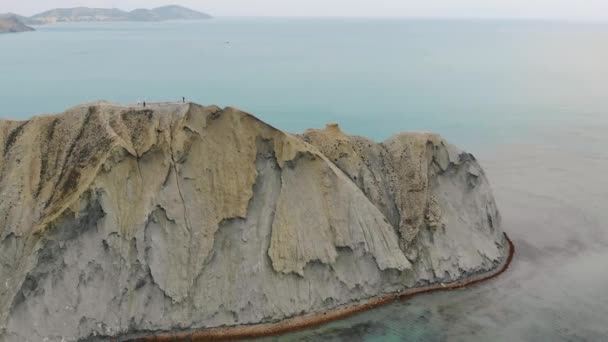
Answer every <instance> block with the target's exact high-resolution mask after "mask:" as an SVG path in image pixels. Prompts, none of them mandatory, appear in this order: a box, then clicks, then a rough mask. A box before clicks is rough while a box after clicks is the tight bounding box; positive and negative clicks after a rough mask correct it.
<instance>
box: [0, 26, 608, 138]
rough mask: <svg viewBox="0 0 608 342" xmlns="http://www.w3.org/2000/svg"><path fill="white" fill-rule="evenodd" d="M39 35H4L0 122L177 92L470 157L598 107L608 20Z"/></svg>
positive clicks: (109, 29)
mask: <svg viewBox="0 0 608 342" xmlns="http://www.w3.org/2000/svg"><path fill="white" fill-rule="evenodd" d="M37 29H38V32H36V33H28V34H19V35H3V36H0V50H1V51H2V53H1V54H0V75H1V77H2V82H0V104H1V107H0V117H5V118H27V117H30V116H32V115H34V114H39V113H47V112H57V111H62V110H64V109H65V108H67V107H69V106H72V105H74V104H76V103H82V102H88V101H94V100H98V99H104V100H110V101H116V102H122V103H134V102H137V100H143V99H146V100H148V101H150V102H152V101H167V100H174V99H181V97H182V96H186V97H187V98H188V99H190V100H193V101H197V102H200V103H204V104H212V103H213V104H218V105H221V106H228V105H231V106H236V107H239V108H242V109H245V110H247V111H250V112H253V113H256V114H257V115H258V116H260V117H261V118H262V119H264V120H266V121H268V122H269V123H271V124H273V125H275V126H277V127H280V128H282V129H285V130H288V131H294V132H299V131H302V130H304V129H306V128H310V127H322V126H323V125H324V124H325V123H326V122H328V121H338V122H339V123H341V124H342V125H343V126H344V128H345V130H347V131H348V132H351V133H353V134H362V135H367V136H370V137H372V138H374V139H377V140H382V139H385V138H387V137H388V136H390V135H392V134H394V133H396V132H397V131H401V130H432V131H437V132H440V133H442V134H443V135H445V136H446V137H447V138H450V139H451V140H452V141H455V142H457V143H460V144H466V146H467V147H468V146H475V145H473V144H476V143H486V142H487V141H494V140H496V139H498V138H500V139H505V138H509V137H510V136H511V134H512V133H506V132H504V130H505V129H512V130H521V129H525V128H526V127H527V126H528V125H529V124H530V123H539V124H540V123H542V124H543V125H552V124H556V123H563V122H569V121H571V120H573V119H574V118H575V117H576V120H581V119H589V118H591V119H594V118H595V117H597V116H602V115H603V114H605V113H603V110H604V109H605V108H607V107H608V96H605V95H606V85H607V80H606V76H607V75H608V63H606V60H608V24H562V23H551V22H545V23H542V22H541V23H536V22H509V21H502V22H492V21H438V20H435V21H434V20H403V19H402V20H397V19H391V20H380V19H244V18H238V19H216V20H210V21H198V22H196V21H195V22H164V23H112V24H107V23H84V24H75V23H74V24H61V25H53V26H43V27H38V28H37ZM227 42H229V43H227Z"/></svg>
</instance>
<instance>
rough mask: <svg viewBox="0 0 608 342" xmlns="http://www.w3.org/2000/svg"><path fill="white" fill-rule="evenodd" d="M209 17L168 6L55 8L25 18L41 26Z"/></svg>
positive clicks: (28, 21) (29, 22)
mask: <svg viewBox="0 0 608 342" xmlns="http://www.w3.org/2000/svg"><path fill="white" fill-rule="evenodd" d="M203 19H211V16H210V15H208V14H206V13H202V12H198V11H194V10H191V9H189V8H186V7H182V6H177V5H169V6H163V7H157V8H153V9H143V8H140V9H135V10H133V11H130V12H128V11H123V10H121V9H118V8H89V7H75V8H56V9H52V10H48V11H45V12H42V13H38V14H35V15H33V16H31V17H29V18H27V20H26V23H28V24H33V25H43V24H50V23H57V22H86V21H165V20H203Z"/></svg>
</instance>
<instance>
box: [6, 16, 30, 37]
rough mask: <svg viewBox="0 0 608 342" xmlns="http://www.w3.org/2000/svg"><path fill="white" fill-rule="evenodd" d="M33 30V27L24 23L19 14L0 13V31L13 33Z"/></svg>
mask: <svg viewBox="0 0 608 342" xmlns="http://www.w3.org/2000/svg"><path fill="white" fill-rule="evenodd" d="M27 31H34V29H33V28H31V27H29V26H27V25H25V24H24V23H23V22H22V21H21V20H19V16H17V15H14V14H12V13H9V14H0V33H15V32H27Z"/></svg>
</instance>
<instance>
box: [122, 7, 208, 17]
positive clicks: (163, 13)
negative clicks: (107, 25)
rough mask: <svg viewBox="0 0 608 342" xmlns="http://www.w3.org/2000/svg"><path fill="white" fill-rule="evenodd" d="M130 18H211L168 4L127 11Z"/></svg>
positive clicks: (204, 14)
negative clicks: (149, 8) (148, 8)
mask: <svg viewBox="0 0 608 342" xmlns="http://www.w3.org/2000/svg"><path fill="white" fill-rule="evenodd" d="M129 18H130V20H144V21H161V20H202V19H211V18H212V17H211V16H210V15H208V14H206V13H202V12H197V11H194V10H191V9H189V8H186V7H182V6H176V5H170V6H163V7H158V8H154V9H151V10H147V9H136V10H133V11H131V12H129Z"/></svg>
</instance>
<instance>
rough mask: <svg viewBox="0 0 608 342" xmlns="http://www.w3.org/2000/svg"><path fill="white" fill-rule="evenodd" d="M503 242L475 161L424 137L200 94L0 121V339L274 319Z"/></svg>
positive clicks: (391, 285)
mask: <svg viewBox="0 0 608 342" xmlns="http://www.w3.org/2000/svg"><path fill="white" fill-rule="evenodd" d="M507 254H508V244H507V241H506V240H505V238H504V236H503V233H502V230H501V225H500V217H499V214H498V211H497V208H496V205H495V202H494V199H493V197H492V193H491V191H490V187H489V184H488V181H487V179H486V177H485V175H484V173H483V170H482V169H481V167H480V166H479V164H478V163H477V162H476V161H475V158H474V157H473V156H472V155H470V154H468V153H466V152H463V151H461V150H459V149H458V148H456V147H454V146H452V145H450V144H448V143H447V142H446V141H445V140H443V139H442V138H440V137H439V136H437V135H435V134H429V133H402V134H398V135H396V136H394V137H392V138H390V139H388V140H387V141H385V142H382V143H376V142H373V141H371V140H368V139H365V138H362V137H352V136H348V135H346V134H344V133H343V132H342V131H341V130H340V129H339V127H338V126H337V125H329V126H328V127H327V128H325V129H323V130H309V131H307V132H305V133H303V134H302V135H291V134H287V133H284V132H282V131H280V130H277V129H275V128H273V127H271V126H269V125H267V124H265V123H263V122H261V121H260V120H258V119H256V118H255V117H254V116H252V115H250V114H247V113H244V112H242V111H239V110H237V109H234V108H225V109H220V108H218V107H215V106H209V107H204V106H200V105H196V104H162V105H151V106H149V107H148V108H145V109H144V108H141V107H129V106H119V105H114V104H108V103H96V104H90V105H82V106H78V107H75V108H72V109H70V110H68V111H66V112H65V113H63V114H58V115H48V116H40V117H35V118H33V119H31V120H29V121H6V120H5V121H0V279H2V280H3V284H0V285H2V286H0V341H3V342H4V341H6V342H9V341H10V342H12V341H25V340H29V341H42V340H45V341H77V340H86V339H88V340H97V339H99V340H104V339H105V338H110V337H116V336H126V335H129V334H138V333H144V334H145V333H153V332H157V331H165V332H166V331H182V330H188V329H206V328H214V327H231V326H241V325H250V324H259V323H271V322H278V321H281V320H284V319H287V318H290V317H295V316H299V315H302V314H305V313H314V312H322V311H324V310H328V309H332V308H336V307H339V306H340V305H344V304H349V303H354V302H357V301H360V300H365V299H369V298H373V297H376V296H381V295H385V294H391V293H399V292H402V291H405V290H407V289H409V288H412V287H416V286H423V285H429V284H435V283H444V282H445V283H450V282H454V281H458V280H462V279H465V278H467V277H473V276H477V275H479V274H482V273H484V272H488V271H491V270H493V269H495V268H496V267H498V265H500V264H501V263H502V262H504V260H505V258H507Z"/></svg>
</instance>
